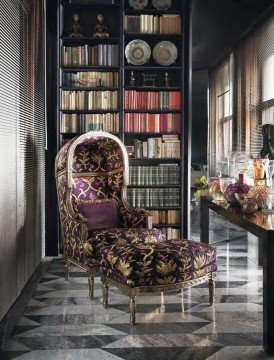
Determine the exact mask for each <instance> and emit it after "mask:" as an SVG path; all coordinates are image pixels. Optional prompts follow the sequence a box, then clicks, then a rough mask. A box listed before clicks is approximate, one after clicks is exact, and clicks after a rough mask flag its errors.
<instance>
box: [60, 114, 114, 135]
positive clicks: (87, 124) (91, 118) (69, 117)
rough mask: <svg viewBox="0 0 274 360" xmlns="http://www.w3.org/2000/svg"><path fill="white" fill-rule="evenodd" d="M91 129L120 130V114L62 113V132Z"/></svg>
mask: <svg viewBox="0 0 274 360" xmlns="http://www.w3.org/2000/svg"><path fill="white" fill-rule="evenodd" d="M90 130H104V131H109V132H115V133H117V132H119V114H110V113H106V114H62V116H61V124H60V132H61V133H84V132H87V131H90Z"/></svg>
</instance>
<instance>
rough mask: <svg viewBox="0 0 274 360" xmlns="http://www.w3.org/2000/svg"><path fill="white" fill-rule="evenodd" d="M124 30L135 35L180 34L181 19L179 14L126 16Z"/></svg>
mask: <svg viewBox="0 0 274 360" xmlns="http://www.w3.org/2000/svg"><path fill="white" fill-rule="evenodd" d="M124 28H125V32H126V33H133V34H134V33H142V34H180V32H181V17H180V15H178V14H164V15H162V16H153V15H126V16H125V17H124Z"/></svg>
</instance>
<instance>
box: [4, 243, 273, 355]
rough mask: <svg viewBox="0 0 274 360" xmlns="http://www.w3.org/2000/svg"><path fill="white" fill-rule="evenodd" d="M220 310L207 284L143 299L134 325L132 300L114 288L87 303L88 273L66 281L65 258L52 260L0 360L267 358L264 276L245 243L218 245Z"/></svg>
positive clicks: (98, 289)
mask: <svg viewBox="0 0 274 360" xmlns="http://www.w3.org/2000/svg"><path fill="white" fill-rule="evenodd" d="M218 264H219V270H218V278H217V284H216V287H217V288H216V304H215V307H214V308H212V307H210V306H209V305H208V289H207V285H206V284H205V285H201V286H198V287H196V288H192V289H191V290H188V291H185V292H184V294H183V297H182V296H181V294H178V293H173V294H165V295H161V294H159V295H155V296H151V295H149V296H145V295H143V296H139V297H138V298H137V301H138V313H137V322H138V324H137V325H136V326H132V325H130V324H129V309H128V298H127V297H126V296H125V295H123V294H122V293H121V292H120V291H119V290H117V289H114V288H111V290H110V299H109V300H110V301H109V303H110V307H109V309H107V310H105V309H104V308H103V306H102V295H101V285H100V281H99V279H97V281H96V289H95V299H94V301H90V300H89V298H88V288H87V279H86V277H85V274H84V273H83V272H82V271H81V270H79V269H76V268H74V269H73V271H72V272H71V276H70V279H69V281H68V282H65V281H64V278H63V264H62V259H53V260H52V261H51V263H50V264H49V266H48V269H47V272H46V273H45V275H44V276H43V277H42V279H41V281H40V283H39V285H38V286H37V289H36V291H35V292H34V293H33V296H32V299H31V300H30V302H29V303H28V306H27V307H26V308H25V311H24V313H23V314H22V316H21V319H20V321H19V323H18V324H17V326H16V327H15V329H14V332H13V334H12V336H11V338H10V339H9V340H8V342H7V343H6V346H5V348H4V351H2V352H1V353H0V359H1V360H7V359H20V360H59V359H60V360H61V359H62V360H64V359H67V360H74V359H77V360H93V359H94V360H97V359H98V360H111V359H113V360H115V359H117V360H118V359H126V360H139V359H142V360H150V359H157V360H171V359H174V360H175V359H176V360H177V359H178V360H181V359H182V360H187V359H193V360H195V359H197V360H202V359H208V360H216V359H220V360H221V359H222V360H226V359H229V360H231V359H267V358H270V357H267V356H266V355H265V354H264V352H263V349H262V270H261V269H260V268H258V267H257V266H255V265H254V264H253V263H251V262H249V261H248V260H247V252H246V241H245V238H244V237H243V238H242V239H240V240H238V241H235V242H231V243H228V244H224V245H220V246H218Z"/></svg>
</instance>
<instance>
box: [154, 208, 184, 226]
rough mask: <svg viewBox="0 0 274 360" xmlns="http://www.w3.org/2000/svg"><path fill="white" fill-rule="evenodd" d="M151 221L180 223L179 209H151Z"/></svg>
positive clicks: (155, 223)
mask: <svg viewBox="0 0 274 360" xmlns="http://www.w3.org/2000/svg"><path fill="white" fill-rule="evenodd" d="M152 214H153V215H152V223H153V224H154V225H157V224H159V225H161V224H180V222H181V219H180V215H181V213H180V210H153V212H152Z"/></svg>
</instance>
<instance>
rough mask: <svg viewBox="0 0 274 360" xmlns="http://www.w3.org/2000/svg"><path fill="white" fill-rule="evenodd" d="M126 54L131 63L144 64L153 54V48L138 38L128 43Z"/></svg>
mask: <svg viewBox="0 0 274 360" xmlns="http://www.w3.org/2000/svg"><path fill="white" fill-rule="evenodd" d="M125 55H126V58H127V61H128V62H129V63H130V64H133V65H144V64H145V63H146V62H148V60H149V58H150V56H151V50H150V47H149V45H148V43H147V42H145V41H144V40H139V39H136V40H132V41H131V42H130V43H128V44H127V46H126V50H125Z"/></svg>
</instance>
